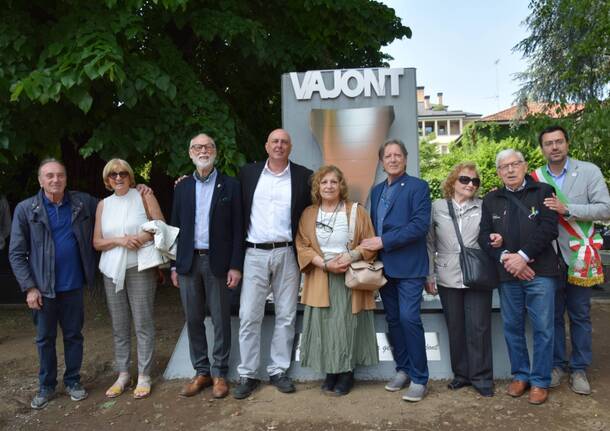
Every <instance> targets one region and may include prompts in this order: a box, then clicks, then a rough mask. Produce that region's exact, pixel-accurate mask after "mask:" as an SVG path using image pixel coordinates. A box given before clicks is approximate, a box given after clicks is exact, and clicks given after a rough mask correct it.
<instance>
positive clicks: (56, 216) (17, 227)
mask: <svg viewBox="0 0 610 431" xmlns="http://www.w3.org/2000/svg"><path fill="white" fill-rule="evenodd" d="M66 180H67V177H66V169H65V167H64V165H63V164H62V163H60V162H59V161H57V160H55V159H46V160H43V161H42V162H41V164H40V167H39V168H38V182H39V183H40V187H41V190H40V191H39V192H38V193H37V194H36V195H34V196H32V197H30V198H28V199H26V200H24V201H22V202H20V203H19V204H18V205H17V208H15V215H14V218H13V224H12V230H11V241H10V245H9V260H10V263H11V267H12V268H13V272H14V273H15V278H16V279H17V281H18V282H19V286H20V287H21V290H22V291H24V292H26V293H27V296H26V301H27V304H28V307H30V308H31V309H32V310H33V313H34V323H35V325H36V344H37V346H38V356H39V359H40V372H39V390H38V393H37V394H36V396H34V398H33V399H32V402H31V406H32V408H34V409H42V408H44V407H46V406H47V404H48V402H49V399H51V398H52V397H53V396H54V395H55V387H56V385H57V356H56V354H55V339H56V336H57V324H58V323H59V325H60V326H61V329H62V333H63V340H64V354H65V364H66V370H65V373H64V379H63V383H64V386H65V388H66V392H67V393H68V395H70V398H71V399H72V400H73V401H80V400H83V399H85V398H87V392H86V391H85V389H84V388H83V386H82V385H81V383H80V368H81V364H82V360H83V336H82V334H81V330H82V327H83V319H84V309H83V283H85V282H86V283H87V285H88V286H90V287H91V286H93V285H94V281H95V266H96V256H95V252H94V250H93V247H92V238H93V226H94V222H95V209H96V206H97V201H96V199H94V198H93V197H91V196H90V195H88V194H86V193H81V192H74V191H69V192H67V193H66V191H65V190H66Z"/></svg>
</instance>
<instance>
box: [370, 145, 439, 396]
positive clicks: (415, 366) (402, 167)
mask: <svg viewBox="0 0 610 431" xmlns="http://www.w3.org/2000/svg"><path fill="white" fill-rule="evenodd" d="M379 161H380V162H381V163H382V164H383V169H384V171H385V172H386V173H387V175H388V178H387V180H386V181H383V182H382V183H379V184H377V185H376V186H375V187H374V188H373V190H372V191H371V219H372V220H373V226H374V228H375V232H376V234H377V236H376V237H373V238H367V239H365V240H363V241H362V243H361V245H362V247H364V248H366V249H368V250H379V257H380V258H381V260H382V261H383V265H384V272H385V276H386V277H387V279H388V283H387V284H386V285H385V286H384V287H383V288H381V289H380V293H381V299H382V300H383V308H384V310H385V313H386V320H387V322H388V331H389V336H390V343H391V345H392V349H393V355H394V361H396V375H395V376H394V378H393V379H392V380H391V381H390V382H389V383H388V384H387V385H386V386H385V389H386V390H388V391H391V392H395V391H399V390H400V389H402V388H403V387H404V386H406V385H407V384H408V383H409V382H410V385H409V388H408V390H407V391H406V392H405V394H404V395H403V397H402V398H403V400H405V401H411V402H417V401H421V400H422V399H423V398H424V397H425V395H426V392H427V384H428V360H427V358H426V341H425V338H424V326H423V324H422V321H421V316H420V306H421V300H422V292H423V289H424V283H425V281H426V276H427V275H428V254H427V247H426V235H427V233H428V227H429V225H430V212H431V202H430V190H429V187H428V183H426V182H425V181H423V180H420V179H419V178H416V177H412V176H410V175H407V173H406V169H407V149H406V147H405V145H404V144H403V142H402V141H399V140H397V139H393V140H390V141H388V142H386V143H385V144H383V145H382V146H381V148H380V149H379Z"/></svg>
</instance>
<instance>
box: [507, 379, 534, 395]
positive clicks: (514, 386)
mask: <svg viewBox="0 0 610 431" xmlns="http://www.w3.org/2000/svg"><path fill="white" fill-rule="evenodd" d="M528 387H529V383H527V382H524V381H523V380H513V381H512V382H510V384H509V385H508V389H506V393H507V394H508V395H510V396H511V397H515V398H516V397H520V396H521V395H523V394H524V393H525V391H526V389H527V388H528Z"/></svg>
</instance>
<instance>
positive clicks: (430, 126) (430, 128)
mask: <svg viewBox="0 0 610 431" xmlns="http://www.w3.org/2000/svg"><path fill="white" fill-rule="evenodd" d="M424 131H425V132H426V135H429V134H430V133H434V121H426V122H425V123H424Z"/></svg>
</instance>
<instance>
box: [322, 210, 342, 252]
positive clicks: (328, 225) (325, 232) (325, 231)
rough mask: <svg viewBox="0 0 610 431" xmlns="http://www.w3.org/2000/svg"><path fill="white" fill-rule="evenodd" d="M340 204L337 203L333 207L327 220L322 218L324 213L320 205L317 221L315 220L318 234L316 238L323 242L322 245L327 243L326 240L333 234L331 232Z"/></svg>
mask: <svg viewBox="0 0 610 431" xmlns="http://www.w3.org/2000/svg"><path fill="white" fill-rule="evenodd" d="M341 204H342V202H341V201H339V202H338V203H337V205H336V206H335V209H334V210H333V212H332V213H331V214H330V216H329V217H328V219H326V218H325V217H324V213H325V211H324V210H323V209H322V206H321V205H320V209H319V211H318V220H316V230H317V234H318V238H319V239H321V240H322V241H324V244H326V243H328V240H329V239H330V237H331V236H332V234H333V230H334V228H335V222H336V221H337V213H338V211H339V208H340V207H341Z"/></svg>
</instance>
